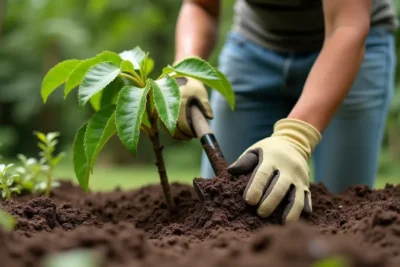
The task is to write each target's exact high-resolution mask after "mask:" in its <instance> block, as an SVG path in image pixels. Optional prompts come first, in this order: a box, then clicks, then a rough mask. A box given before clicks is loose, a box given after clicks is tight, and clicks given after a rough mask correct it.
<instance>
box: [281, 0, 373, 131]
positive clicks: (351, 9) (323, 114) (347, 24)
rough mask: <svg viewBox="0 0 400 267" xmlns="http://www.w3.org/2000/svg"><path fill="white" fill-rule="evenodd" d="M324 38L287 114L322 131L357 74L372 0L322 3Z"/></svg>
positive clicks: (330, 0) (329, 0)
mask: <svg viewBox="0 0 400 267" xmlns="http://www.w3.org/2000/svg"><path fill="white" fill-rule="evenodd" d="M323 6H324V14H325V27H326V28H325V29H326V36H325V42H324V46H323V48H322V50H321V53H320V55H319V56H318V58H317V60H316V62H315V64H314V66H313V68H312V70H311V72H310V74H309V76H308V78H307V81H306V83H305V86H304V88H303V93H302V95H301V97H300V99H299V101H298V102H297V104H296V105H295V107H294V108H293V110H292V112H291V113H290V114H289V118H294V119H300V120H302V121H305V122H308V123H309V124H311V125H313V126H314V127H316V128H317V129H318V130H319V131H321V132H322V131H323V130H324V129H325V128H326V127H327V125H328V123H329V121H330V120H331V119H332V117H333V115H334V113H335V112H336V110H337V109H338V108H339V106H340V105H341V103H342V102H343V100H344V98H345V97H346V95H347V94H348V92H349V90H350V88H351V86H352V84H353V82H354V79H355V77H356V75H357V73H358V71H359V68H360V65H361V62H362V60H363V57H364V52H365V39H366V36H367V34H368V31H369V26H370V9H371V0H351V1H349V0H335V1H332V0H323Z"/></svg>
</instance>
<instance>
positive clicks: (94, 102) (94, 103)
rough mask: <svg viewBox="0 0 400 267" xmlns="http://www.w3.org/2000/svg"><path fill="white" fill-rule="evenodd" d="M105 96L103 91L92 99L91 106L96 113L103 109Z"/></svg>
mask: <svg viewBox="0 0 400 267" xmlns="http://www.w3.org/2000/svg"><path fill="white" fill-rule="evenodd" d="M102 96H103V91H99V92H98V93H97V94H95V95H94V96H92V97H91V98H90V100H89V101H90V104H91V105H92V108H93V109H94V110H95V111H98V110H99V109H100V108H101V97H102Z"/></svg>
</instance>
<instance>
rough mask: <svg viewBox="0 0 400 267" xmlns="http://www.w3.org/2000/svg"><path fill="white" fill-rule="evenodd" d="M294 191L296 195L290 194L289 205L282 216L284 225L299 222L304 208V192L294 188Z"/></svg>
mask: <svg viewBox="0 0 400 267" xmlns="http://www.w3.org/2000/svg"><path fill="white" fill-rule="evenodd" d="M292 191H293V192H294V193H291V194H289V203H288V204H287V205H286V207H285V209H284V211H283V214H282V222H283V223H286V222H288V221H297V220H298V219H299V218H300V215H301V212H302V211H303V208H304V198H305V194H304V191H301V190H296V189H295V187H293V190H292Z"/></svg>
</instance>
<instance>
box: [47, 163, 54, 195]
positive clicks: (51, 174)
mask: <svg viewBox="0 0 400 267" xmlns="http://www.w3.org/2000/svg"><path fill="white" fill-rule="evenodd" d="M52 177H53V168H52V167H50V170H49V172H48V174H47V183H46V196H47V197H50V193H51V180H52Z"/></svg>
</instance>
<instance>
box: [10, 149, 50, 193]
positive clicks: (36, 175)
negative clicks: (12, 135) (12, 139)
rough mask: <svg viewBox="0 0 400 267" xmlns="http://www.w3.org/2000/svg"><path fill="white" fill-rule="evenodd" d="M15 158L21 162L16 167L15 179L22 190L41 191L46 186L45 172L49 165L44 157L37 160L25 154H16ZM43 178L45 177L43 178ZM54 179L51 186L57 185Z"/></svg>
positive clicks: (47, 170)
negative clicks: (16, 176)
mask: <svg viewBox="0 0 400 267" xmlns="http://www.w3.org/2000/svg"><path fill="white" fill-rule="evenodd" d="M17 158H18V159H19V161H20V162H21V166H19V167H17V168H16V172H17V173H18V174H19V177H18V178H16V179H15V181H16V182H17V184H18V185H19V186H20V188H21V190H22V191H26V192H35V193H36V192H39V193H42V192H44V191H45V190H46V187H47V181H46V180H47V173H48V172H49V166H48V165H47V164H46V162H45V159H44V158H42V159H40V161H38V160H37V159H35V158H27V157H26V156H25V155H22V154H18V155H17ZM43 178H45V179H43ZM57 185H58V183H57V182H56V181H53V182H52V187H55V186H57Z"/></svg>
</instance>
